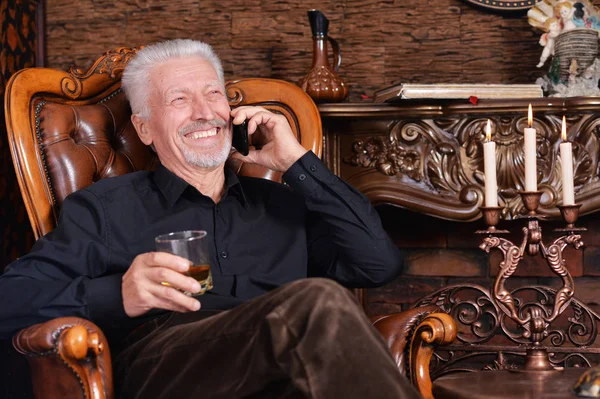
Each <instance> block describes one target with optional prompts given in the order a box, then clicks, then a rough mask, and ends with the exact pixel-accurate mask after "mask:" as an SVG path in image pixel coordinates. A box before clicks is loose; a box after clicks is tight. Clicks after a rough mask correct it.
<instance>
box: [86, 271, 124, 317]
mask: <svg viewBox="0 0 600 399" xmlns="http://www.w3.org/2000/svg"><path fill="white" fill-rule="evenodd" d="M122 279H123V274H121V273H119V274H113V275H110V276H104V277H99V278H94V279H90V280H87V281H86V287H85V293H86V294H85V296H86V298H85V299H86V303H87V311H88V316H89V318H90V320H92V321H93V322H94V323H96V324H98V325H99V326H100V327H101V328H102V327H103V326H114V325H117V324H119V323H120V322H122V321H123V319H127V318H128V316H127V314H126V313H125V308H124V307H123V294H122V293H121V284H122Z"/></svg>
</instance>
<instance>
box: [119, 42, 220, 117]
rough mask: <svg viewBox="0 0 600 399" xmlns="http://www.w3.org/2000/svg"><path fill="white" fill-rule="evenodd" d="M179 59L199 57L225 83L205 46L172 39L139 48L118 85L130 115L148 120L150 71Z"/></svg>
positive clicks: (217, 58) (201, 43)
mask: <svg viewBox="0 0 600 399" xmlns="http://www.w3.org/2000/svg"><path fill="white" fill-rule="evenodd" d="M179 57H200V58H203V59H205V60H206V61H208V62H209V63H210V64H211V65H212V67H213V68H214V69H215V72H216V73H217V76H218V77H219V81H220V82H221V83H223V84H225V78H224V76H223V66H222V65H221V61H220V60H219V57H218V56H217V54H216V53H215V52H214V50H213V49H212V47H211V46H210V45H209V44H206V43H203V42H200V41H197V40H190V39H175V40H169V41H166V42H160V43H154V44H151V45H149V46H147V47H144V48H142V49H141V50H140V51H139V52H138V53H137V54H136V55H135V56H134V57H133V58H132V59H131V60H130V61H129V62H128V63H127V66H126V67H125V70H124V71H123V77H122V78H121V86H122V87H123V90H124V91H125V95H126V96H127V100H129V104H130V105H131V110H132V112H133V113H134V114H138V115H139V116H140V117H142V118H144V119H148V118H149V117H150V107H149V106H148V100H149V97H150V92H149V91H150V87H151V85H150V71H151V70H152V69H153V68H154V67H156V66H158V65H161V64H163V63H165V62H167V61H170V60H171V59H174V58H179Z"/></svg>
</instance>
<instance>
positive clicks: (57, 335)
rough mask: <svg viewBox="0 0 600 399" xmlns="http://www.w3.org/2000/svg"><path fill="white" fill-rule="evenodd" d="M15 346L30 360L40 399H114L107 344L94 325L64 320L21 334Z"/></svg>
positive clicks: (37, 394) (77, 320)
mask: <svg viewBox="0 0 600 399" xmlns="http://www.w3.org/2000/svg"><path fill="white" fill-rule="evenodd" d="M13 346H14V347H15V349H16V350H17V351H19V352H20V353H22V354H24V355H26V356H27V360H28V361H29V365H30V366H31V375H32V380H33V391H34V394H35V397H36V398H37V399H40V398H82V399H83V398H89V399H113V397H114V393H113V380H112V364H111V358H110V350H109V347H108V342H107V341H106V338H105V337H104V334H103V333H102V331H101V330H100V328H98V327H97V326H96V325H95V324H94V323H92V322H90V321H88V320H85V319H81V318H77V317H61V318H57V319H53V320H50V321H47V322H45V323H41V324H35V325H33V326H31V327H28V328H25V329H23V330H21V331H19V332H18V333H17V334H15V335H14V337H13Z"/></svg>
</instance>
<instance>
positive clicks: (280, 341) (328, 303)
mask: <svg viewBox="0 0 600 399" xmlns="http://www.w3.org/2000/svg"><path fill="white" fill-rule="evenodd" d="M200 300H201V299H200ZM201 301H202V300H201ZM196 313H198V314H200V313H201V312H196ZM159 324H160V323H159ZM115 379H116V380H117V385H118V386H120V389H121V397H122V398H128V399H133V398H161V399H162V398H165V399H166V398H169V399H178V398H206V399H209V398H211V399H212V398H227V399H234V398H323V399H338V398H340V399H352V398H361V399H371V398H373V399H385V398H419V397H420V396H419V394H418V393H417V392H416V390H415V389H414V388H413V387H412V386H411V385H410V383H409V382H408V380H407V379H406V378H405V377H404V376H402V375H401V374H400V373H399V371H398V369H397V367H396V365H395V363H394V361H393V359H392V356H391V355H390V353H389V350H388V348H387V346H386V344H385V342H384V341H383V339H382V338H381V337H380V336H379V333H378V332H377V330H376V329H375V328H374V327H373V326H372V325H371V323H370V322H369V320H368V319H367V317H366V316H365V315H364V314H363V311H362V309H361V308H360V306H359V305H358V303H357V301H356V299H355V298H354V296H353V295H352V293H351V292H349V291H348V290H346V289H345V288H343V287H341V286H340V285H338V284H337V283H335V282H333V281H330V280H326V279H317V278H314V279H305V280H300V281H296V282H293V283H290V284H287V285H285V286H283V287H281V288H278V289H276V290H274V291H272V292H270V293H268V294H266V295H263V296H261V297H259V298H256V299H254V300H252V301H249V302H247V303H245V304H243V305H240V306H238V307H236V308H234V309H231V310H228V311H224V312H221V313H218V314H216V315H213V316H210V317H204V318H201V319H200V320H198V316H197V315H195V314H194V313H185V314H183V313H182V314H179V313H172V314H170V315H169V316H168V317H165V318H164V320H163V322H162V324H160V325H158V326H157V327H156V329H154V330H153V331H152V332H150V333H149V334H148V335H146V336H145V337H143V338H141V339H139V340H138V341H137V342H134V343H132V344H130V345H129V346H128V347H127V348H125V349H124V350H123V351H122V352H121V353H120V354H119V356H117V358H116V359H115Z"/></svg>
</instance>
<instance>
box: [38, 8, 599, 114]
mask: <svg viewBox="0 0 600 399" xmlns="http://www.w3.org/2000/svg"><path fill="white" fill-rule="evenodd" d="M594 3H595V4H600V0H594ZM46 7H47V15H46V22H47V29H46V32H47V58H48V65H49V66H52V67H56V68H61V69H66V68H68V67H70V66H71V65H73V64H75V65H77V66H80V67H85V66H86V65H89V64H90V62H91V61H92V60H93V59H95V58H96V57H98V56H99V54H101V53H102V52H104V51H105V50H107V49H110V48H115V47H118V46H127V47H130V46H139V45H144V44H149V43H152V42H155V41H160V40H166V39H173V38H193V39H199V40H205V41H207V42H208V43H210V44H211V45H213V46H214V47H215V48H216V49H217V51H218V53H219V54H220V55H221V57H222V59H223V61H224V66H225V74H226V77H227V79H234V78H243V77H275V78H280V79H285V80H289V81H292V82H297V81H298V79H300V78H301V77H302V76H303V75H304V74H306V73H307V72H308V71H309V70H310V66H311V62H312V39H311V32H310V27H309V23H308V18H307V15H306V11H307V10H309V9H311V8H317V9H320V10H321V11H322V12H323V13H324V14H325V15H326V16H327V17H328V18H329V20H330V24H329V27H330V31H329V33H330V35H331V36H332V37H333V38H335V39H336V40H337V41H338V42H339V43H340V45H341V49H342V66H341V68H340V71H339V73H340V76H341V77H342V79H343V80H344V81H345V82H346V84H347V85H348V86H349V88H350V95H349V99H350V101H355V102H356V101H369V100H368V99H364V98H363V97H362V95H363V94H365V95H367V96H368V95H372V94H373V92H374V91H375V90H378V89H381V88H383V87H386V86H390V85H393V84H398V83H407V82H411V83H436V82H439V83H532V82H534V81H535V80H536V79H537V78H538V77H539V76H541V71H540V70H539V69H537V68H536V67H535V65H536V64H537V63H538V60H539V58H540V54H541V52H542V47H541V46H540V45H539V43H538V40H539V36H540V33H539V32H535V31H534V30H533V29H532V28H531V27H530V26H529V25H528V23H527V18H526V16H525V15H524V13H522V12H521V13H510V14H506V13H505V14H502V13H494V12H491V11H485V10H483V9H481V8H478V7H475V6H472V5H471V4H469V3H467V2H465V1H463V0H427V1H426V0H396V1H391V0H371V1H364V0H269V1H263V0H223V1H212V0H211V1H209V0H180V1H171V0H135V1H133V0H125V1H113V0H80V1H77V2H74V1H72V0H52V1H48V2H47V6H46Z"/></svg>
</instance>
